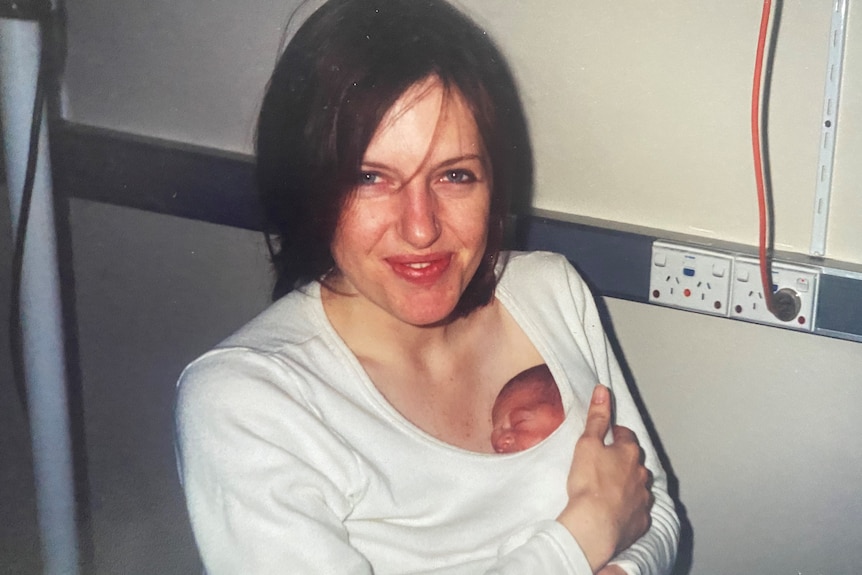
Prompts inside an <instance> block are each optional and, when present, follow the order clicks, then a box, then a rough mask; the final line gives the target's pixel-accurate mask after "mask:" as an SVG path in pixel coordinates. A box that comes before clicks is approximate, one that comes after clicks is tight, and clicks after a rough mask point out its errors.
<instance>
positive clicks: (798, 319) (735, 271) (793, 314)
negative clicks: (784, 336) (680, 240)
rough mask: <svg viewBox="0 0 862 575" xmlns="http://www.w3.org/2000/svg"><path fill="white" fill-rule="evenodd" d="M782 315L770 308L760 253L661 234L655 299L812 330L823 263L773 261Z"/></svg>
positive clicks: (655, 250) (653, 269)
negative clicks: (663, 237)
mask: <svg viewBox="0 0 862 575" xmlns="http://www.w3.org/2000/svg"><path fill="white" fill-rule="evenodd" d="M771 267H772V286H771V288H772V292H773V299H774V300H776V301H779V302H780V303H781V307H782V309H781V312H782V313H779V316H780V318H779V317H776V315H775V314H773V312H772V311H770V310H769V309H767V306H766V299H765V298H764V295H763V282H762V280H761V275H760V265H759V262H758V260H757V258H754V257H751V256H747V255H742V254H736V253H732V252H726V251H720V250H712V249H708V248H702V247H694V246H688V245H684V244H676V243H672V242H667V241H664V240H656V241H655V242H654V243H653V246H652V261H651V264H650V285H649V301H650V303H655V304H659V305H665V306H669V307H674V308H679V309H686V310H691V311H697V312H701V313H707V314H712V315H718V316H722V317H730V318H733V319H740V320H745V321H752V322H757V323H763V324H768V325H775V326H780V327H785V328H790V329H796V330H802V331H812V330H813V329H814V320H815V313H816V311H817V306H816V302H817V288H818V284H819V280H820V270H819V268H816V267H812V266H803V265H798V264H792V263H787V262H778V261H773V262H772V266H771Z"/></svg>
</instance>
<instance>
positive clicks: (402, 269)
mask: <svg viewBox="0 0 862 575" xmlns="http://www.w3.org/2000/svg"><path fill="white" fill-rule="evenodd" d="M386 261H387V263H388V264H389V266H390V267H391V268H392V271H393V272H395V275H397V276H398V277H400V278H401V279H404V280H407V281H408V282H410V283H413V284H432V283H434V282H436V281H437V280H438V279H440V277H441V276H442V275H443V274H444V273H445V272H446V270H447V269H448V268H449V264H450V263H451V261H452V255H451V254H440V255H431V256H424V257H422V258H417V257H415V256H393V257H391V258H386Z"/></svg>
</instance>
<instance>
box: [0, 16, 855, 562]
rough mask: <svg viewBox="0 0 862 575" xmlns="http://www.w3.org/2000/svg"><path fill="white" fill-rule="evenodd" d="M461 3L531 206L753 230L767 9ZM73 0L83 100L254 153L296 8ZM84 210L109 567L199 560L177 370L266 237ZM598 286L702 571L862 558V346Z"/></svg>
mask: <svg viewBox="0 0 862 575" xmlns="http://www.w3.org/2000/svg"><path fill="white" fill-rule="evenodd" d="M460 4H461V5H463V6H464V7H465V8H466V9H467V10H468V11H470V12H472V13H473V14H475V15H476V17H477V18H478V19H479V20H480V21H482V22H484V23H487V25H488V27H489V29H490V30H491V31H492V33H493V34H494V35H495V37H496V38H497V39H498V41H499V42H500V43H501V44H502V45H503V48H504V50H505V51H506V52H507V53H508V54H509V55H510V57H511V59H512V63H513V66H514V67H515V70H516V74H517V76H518V78H519V81H520V82H521V85H522V87H523V93H524V99H525V101H526V104H527V107H528V111H529V114H530V120H531V124H532V131H533V134H534V138H535V142H536V152H537V160H538V181H537V184H538V185H537V195H536V198H535V205H536V206H537V207H540V208H545V209H553V210H558V211H563V212H569V213H576V214H580V215H588V216H593V217H599V218H605V219H611V220H617V221H623V222H631V223H637V224H642V225H649V226H653V227H659V228H664V229H669V230H676V231H683V232H688V233H694V234H696V235H703V236H712V237H719V238H721V239H726V240H733V241H742V242H745V243H753V242H754V237H755V228H754V225H755V224H754V222H755V220H754V200H753V197H754V196H753V191H752V188H753V179H752V177H751V168H750V158H749V149H750V143H749V141H748V123H747V121H748V101H747V99H748V91H749V90H750V88H749V83H750V79H749V76H750V73H751V72H750V69H751V67H752V61H753V48H754V42H755V40H756V31H757V24H758V21H759V6H758V5H757V4H758V3H756V2H750V1H743V0H733V1H729V2H722V3H691V2H685V1H683V0H673V1H669V0H664V1H662V2H658V1H656V0H653V1H638V2H635V1H623V2H613V3H607V2H603V1H601V0H583V1H579V2H570V1H568V0H546V1H544V2H543V3H542V4H541V6H542V8H541V9H538V8H536V5H537V4H536V3H535V2H527V1H526V0H523V1H510V2H506V3H502V2H499V1H498V0H496V1H495V0H462V1H461V2H460ZM784 5H785V6H784V24H783V26H782V37H781V45H780V47H779V50H778V54H777V58H776V68H775V83H774V87H773V106H772V116H771V126H772V130H773V131H772V132H771V134H772V138H771V141H772V144H773V154H774V160H773V167H774V170H775V173H774V178H775V184H776V211H777V215H778V230H777V240H778V243H779V245H780V246H781V247H784V248H787V249H791V250H794V251H799V252H804V251H805V250H806V248H807V244H808V241H809V240H808V234H809V229H810V222H809V220H810V217H809V213H810V205H811V198H813V190H814V185H813V180H814V170H815V167H816V161H817V152H816V146H817V137H818V133H819V116H820V105H821V98H822V85H823V78H824V69H823V68H824V63H825V55H826V34H827V32H828V28H829V10H830V8H831V2H830V1H829V0H795V1H791V0H788V1H786V2H784ZM68 10H69V36H70V45H69V62H68V75H67V115H68V117H69V118H70V119H72V120H74V121H79V122H83V123H88V124H94V125H99V126H105V127H110V128H114V129H119V130H126V131H131V132H134V133H141V134H146V135H153V136H158V137H161V138H166V139H176V140H180V141H187V142H193V143H197V144H202V145H208V146H213V147H217V148H222V149H227V150H233V151H249V150H250V142H251V134H252V133H253V117H254V112H255V109H256V102H257V100H258V98H259V95H260V93H261V90H262V86H263V84H264V82H265V80H266V74H267V70H268V68H269V67H270V66H271V64H272V62H273V61H274V57H275V52H276V50H277V46H278V44H279V38H280V34H281V30H282V28H283V26H284V25H285V24H286V23H287V20H288V18H289V15H290V12H291V10H292V3H291V2H269V1H264V0H255V1H254V2H246V3H243V4H242V5H241V6H238V5H237V3H235V2H228V1H227V0H206V1H205V0H188V1H187V2H184V3H182V7H181V9H180V8H178V7H177V4H176V3H172V2H167V1H165V0H151V1H150V2H147V3H138V2H117V1H114V2H109V1H107V0H77V1H76V2H74V3H69V6H68ZM849 39H851V40H852V39H855V43H854V42H851V46H854V45H855V46H858V47H859V49H857V50H856V51H855V52H852V53H851V55H850V56H848V60H847V76H846V82H845V95H844V105H845V108H844V110H845V113H844V114H843V115H842V117H841V128H840V130H839V138H840V139H839V164H838V171H837V173H836V185H835V197H834V208H835V209H834V218H833V224H834V225H833V229H832V233H831V234H830V239H829V245H828V251H829V255H830V256H832V257H836V258H839V259H845V260H848V261H855V262H862V243H860V242H859V235H858V231H856V229H855V228H854V225H853V218H854V217H855V214H858V213H862V194H859V193H858V190H856V189H854V186H855V183H854V181H855V180H858V178H859V176H860V174H859V173H858V171H859V168H858V162H853V161H852V158H854V157H858V155H859V153H860V148H862V141H860V139H859V134H860V133H862V130H858V129H856V127H857V126H858V123H859V122H860V121H862V104H860V102H859V94H860V93H862V92H860V90H859V89H858V83H859V81H860V80H859V73H858V72H859V70H860V64H859V57H862V30H860V29H859V24H858V23H857V20H855V19H853V18H851V29H850V35H849ZM854 196H857V197H854ZM71 221H72V231H73V236H72V242H73V248H74V254H75V255H74V267H75V277H76V293H77V306H78V315H79V327H78V332H79V339H80V347H81V363H82V375H83V381H84V386H85V397H84V399H85V408H86V410H87V414H86V421H87V444H88V448H89V454H90V455H89V457H90V482H91V492H92V508H93V517H92V525H93V533H94V534H95V563H96V566H97V567H98V572H102V573H114V572H124V573H138V572H139V573H149V572H160V573H171V572H176V573H185V572H189V571H190V570H193V567H192V566H193V565H195V558H194V550H193V548H192V546H191V541H190V538H189V534H188V531H187V525H186V523H185V518H184V511H183V509H182V503H181V496H180V493H179V488H178V486H177V485H176V483H175V478H174V474H173V467H172V466H173V461H172V452H171V446H170V401H171V394H172V388H173V381H174V380H175V378H176V375H177V374H178V372H179V370H180V369H181V367H182V365H183V364H184V363H185V362H186V361H188V359H190V358H191V357H193V356H194V355H195V354H197V353H199V352H201V351H203V350H204V349H206V348H207V347H208V346H209V345H211V344H212V343H214V342H215V341H217V340H218V339H219V338H220V337H222V336H223V335H225V334H226V333H228V332H229V331H230V330H231V329H233V328H234V327H236V326H238V325H240V324H241V323H242V322H243V321H245V319H247V318H248V317H250V316H251V315H253V314H254V313H255V311H257V310H258V309H260V308H261V307H262V306H263V305H264V304H265V301H266V285H267V281H268V277H267V273H266V271H265V270H266V264H265V261H264V257H263V253H262V249H261V247H260V244H259V240H258V239H257V238H256V236H254V235H253V234H249V233H248V232H242V231H239V230H232V229H225V228H219V227H216V226H210V225H207V224H200V223H195V222H189V221H183V220H177V219H175V218H171V217H167V216H157V215H153V214H146V213H141V212H136V211H134V210H128V209H124V208H117V207H110V206H103V205H99V204H93V203H89V202H83V201H75V202H73V204H72V210H71ZM2 241H5V237H4V238H3V240H0V242H2ZM0 245H2V244H0ZM4 269H5V268H4ZM0 295H2V294H0ZM0 303H2V302H0ZM607 303H608V307H609V310H610V314H611V317H612V320H613V326H614V329H615V331H616V333H617V335H618V338H619V341H620V344H621V347H622V350H623V352H624V355H625V359H626V360H627V363H628V365H629V367H630V369H631V371H632V373H633V383H634V385H635V386H636V388H637V390H638V391H639V393H640V395H641V396H642V398H643V401H644V403H645V405H646V406H647V409H648V413H649V416H650V418H651V420H652V422H653V424H654V427H655V429H656V432H657V434H658V437H659V439H660V441H661V443H662V445H663V446H664V449H665V452H666V453H667V456H668V458H669V461H670V464H671V466H672V471H673V474H674V476H675V478H676V479H677V481H678V488H679V496H680V499H681V501H682V504H683V505H684V510H685V511H686V514H687V517H688V519H689V522H690V525H691V527H692V530H693V534H694V537H693V559H692V561H691V573H692V574H701V575H703V574H713V573H725V572H750V573H759V574H767V575H768V574H772V573H775V574H779V573H802V574H805V575H816V574H818V573H823V574H827V573H849V572H855V571H856V570H858V566H859V565H862V550H860V549H859V546H858V541H860V540H862V508H860V504H859V502H858V488H859V486H860V480H859V477H862V445H860V438H862V423H860V422H862V390H860V388H859V386H858V385H854V383H857V382H858V380H859V377H858V375H857V374H859V373H862V345H860V344H856V343H850V342H844V341H838V340H831V339H827V338H823V337H816V336H811V335H804V334H797V333H789V332H785V331H781V330H776V329H771V328H765V327H760V326H753V325H746V324H742V323H739V322H731V321H728V320H721V319H716V318H709V317H703V316H698V315H695V314H689V313H684V312H677V311H674V310H668V309H661V308H656V307H651V306H647V305H643V304H634V303H630V302H624V301H617V300H612V301H609V302H607ZM4 387H5V385H4ZM18 435H19V436H20V435H22V434H21V433H19V434H18ZM3 445H4V448H5V445H6V444H3ZM16 445H17V444H16ZM16 453H21V452H20V450H18V451H16ZM17 457H18V458H17V459H15V461H17V462H19V463H18V465H19V466H24V468H26V465H27V461H26V455H23V454H21V455H19V456H17ZM4 460H5V453H4ZM24 476H26V474H24ZM16 484H20V481H19V482H18V483H16ZM22 489H23V488H22ZM24 491H26V489H24ZM4 501H5V500H4ZM26 509H27V508H26V506H24V511H21V512H20V513H19V515H20V516H26ZM5 537H6V535H5V533H4V538H5ZM6 547H8V546H6ZM6 547H0V549H5V548H6ZM19 549H20V548H19ZM2 559H5V558H0V563H2V562H3V561H2ZM153 562H158V563H159V568H158V569H154V565H153Z"/></svg>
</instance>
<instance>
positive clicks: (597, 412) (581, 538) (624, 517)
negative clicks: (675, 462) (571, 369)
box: [559, 385, 653, 569]
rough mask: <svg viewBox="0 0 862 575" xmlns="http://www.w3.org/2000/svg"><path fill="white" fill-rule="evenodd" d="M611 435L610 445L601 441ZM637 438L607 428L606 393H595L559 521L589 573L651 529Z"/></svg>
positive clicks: (647, 481)
mask: <svg viewBox="0 0 862 575" xmlns="http://www.w3.org/2000/svg"><path fill="white" fill-rule="evenodd" d="M608 430H611V432H612V436H613V443H611V444H609V445H606V444H605V442H604V439H605V437H606V436H607V433H608ZM643 463H644V458H643V450H642V449H641V447H640V444H639V443H638V439H637V436H636V435H635V434H634V432H633V431H632V430H630V429H628V428H627V427H622V426H618V425H612V424H611V397H610V391H609V390H608V388H606V387H604V386H602V385H597V386H596V388H595V389H594V390H593V396H592V399H591V401H590V408H589V411H588V412H587V421H586V426H585V428H584V433H583V435H581V437H580V439H578V443H577V446H576V448H575V457H574V460H573V462H572V469H571V471H570V474H569V485H568V486H569V504H568V505H567V507H566V509H565V510H564V511H563V513H562V514H561V515H560V517H559V520H560V522H561V523H563V525H565V526H566V527H567V528H568V529H569V530H570V531H571V532H572V534H573V535H574V536H575V539H577V540H578V543H579V544H580V545H581V547H582V549H583V550H584V553H585V555H586V556H587V558H588V560H589V561H590V565H591V566H592V567H593V569H598V568H600V567H601V566H602V565H604V563H605V562H607V560H608V559H610V557H611V556H612V555H613V554H614V553H616V552H618V551H620V550H622V549H625V548H626V547H628V546H629V545H631V544H632V543H633V542H634V541H635V540H636V539H637V538H638V537H640V536H641V535H643V534H644V533H645V532H646V530H647V529H648V528H649V523H650V515H649V510H650V507H651V506H652V499H653V498H652V493H651V491H650V487H651V484H652V474H651V473H650V472H649V470H648V469H647V468H646V467H645V466H644V464H643Z"/></svg>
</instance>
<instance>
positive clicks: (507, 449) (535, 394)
mask: <svg viewBox="0 0 862 575" xmlns="http://www.w3.org/2000/svg"><path fill="white" fill-rule="evenodd" d="M563 419H565V413H563V402H562V400H561V399H560V390H559V389H558V388H557V384H556V382H555V381H554V377H553V376H552V375H551V371H550V370H549V369H548V366H547V365H545V364H544V363H543V364H541V365H537V366H534V367H531V368H529V369H526V370H524V371H522V372H521V373H519V374H518V375H516V376H515V377H513V378H512V379H511V380H509V382H508V383H507V384H506V385H504V386H503V389H502V390H500V394H499V395H498V396H497V400H496V401H495V402H494V409H493V411H492V412H491V422H492V423H493V425H494V431H493V432H492V433H491V445H493V447H494V451H496V452H497V453H514V452H516V451H523V450H525V449H529V448H530V447H532V446H534V445H536V444H537V443H539V442H540V441H542V440H543V439H545V438H546V437H548V436H549V435H550V434H551V433H553V431H554V430H555V429H557V427H559V425H560V423H562V422H563Z"/></svg>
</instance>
